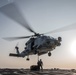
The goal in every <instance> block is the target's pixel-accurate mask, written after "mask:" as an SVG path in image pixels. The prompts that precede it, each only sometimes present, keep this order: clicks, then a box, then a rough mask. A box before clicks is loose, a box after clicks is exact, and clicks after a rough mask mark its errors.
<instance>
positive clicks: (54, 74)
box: [0, 69, 76, 75]
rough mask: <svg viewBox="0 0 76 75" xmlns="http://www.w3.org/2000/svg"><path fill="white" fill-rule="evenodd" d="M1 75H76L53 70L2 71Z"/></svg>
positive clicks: (68, 71)
mask: <svg viewBox="0 0 76 75" xmlns="http://www.w3.org/2000/svg"><path fill="white" fill-rule="evenodd" d="M0 75H76V73H75V71H74V72H73V71H71V70H60V69H59V70H51V69H44V70H43V71H30V70H29V69H0Z"/></svg>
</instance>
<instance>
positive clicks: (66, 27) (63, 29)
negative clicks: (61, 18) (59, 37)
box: [43, 23, 76, 34]
mask: <svg viewBox="0 0 76 75" xmlns="http://www.w3.org/2000/svg"><path fill="white" fill-rule="evenodd" d="M73 29H76V23H74V24H70V25H67V26H64V27H61V28H59V29H55V30H53V31H49V32H46V33H43V34H48V33H57V32H62V31H68V30H73Z"/></svg>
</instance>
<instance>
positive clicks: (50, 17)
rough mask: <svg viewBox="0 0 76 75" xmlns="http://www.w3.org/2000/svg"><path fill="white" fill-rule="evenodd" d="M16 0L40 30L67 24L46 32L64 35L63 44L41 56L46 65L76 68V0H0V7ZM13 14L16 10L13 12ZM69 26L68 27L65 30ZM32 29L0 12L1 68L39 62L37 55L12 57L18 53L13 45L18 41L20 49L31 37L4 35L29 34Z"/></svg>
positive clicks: (27, 65)
mask: <svg viewBox="0 0 76 75" xmlns="http://www.w3.org/2000/svg"><path fill="white" fill-rule="evenodd" d="M11 2H15V3H16V4H17V5H18V7H19V9H20V11H21V13H22V14H23V16H24V18H25V19H26V20H27V22H28V24H29V25H30V26H31V27H32V28H33V29H34V30H35V31H36V32H38V33H46V32H49V31H52V30H55V29H58V28H61V27H65V26H68V25H69V26H70V25H71V26H70V27H71V28H70V27H69V26H68V27H67V28H64V29H63V30H64V31H62V32H61V30H62V29H61V30H60V31H59V32H57V33H49V34H46V35H48V36H50V37H54V38H58V37H59V36H60V37H62V42H61V46H59V47H56V49H54V50H53V51H52V52H51V53H52V56H51V57H48V54H45V55H42V56H40V58H41V59H42V60H43V63H44V66H43V67H44V68H69V69H70V68H75V69H76V0H0V8H2V7H3V6H5V5H7V4H9V3H11ZM12 14H13V12H12ZM66 30H67V31H66ZM32 34H33V33H31V32H29V31H28V30H27V29H25V28H23V27H22V26H21V25H20V24H18V23H17V22H15V21H13V20H12V19H10V18H9V17H7V16H6V15H4V14H3V13H2V12H0V68H29V67H30V66H31V65H34V64H36V63H37V56H36V55H32V56H30V61H26V57H25V58H15V57H9V53H12V52H13V53H15V52H16V51H15V49H14V47H15V46H16V44H17V43H18V42H19V45H18V47H19V49H20V52H21V51H23V50H24V47H25V43H26V41H28V40H29V39H21V40H16V41H7V40H4V39H2V38H3V37H16V36H28V35H32Z"/></svg>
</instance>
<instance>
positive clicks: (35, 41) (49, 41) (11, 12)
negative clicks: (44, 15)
mask: <svg viewBox="0 0 76 75" xmlns="http://www.w3.org/2000/svg"><path fill="white" fill-rule="evenodd" d="M0 12H1V13H2V14H4V15H5V16H7V17H9V18H10V19H12V20H14V21H15V22H17V23H19V25H21V26H23V27H24V28H26V29H27V30H28V31H30V32H32V33H34V35H30V36H22V37H6V38H3V39H5V40H9V41H11V40H12V41H13V40H18V39H25V38H29V40H28V41H27V42H26V43H25V48H24V50H23V51H22V52H21V53H20V52H19V48H18V46H16V47H15V49H16V53H10V54H9V56H13V57H23V58H24V57H25V56H27V60H29V55H36V54H37V55H38V56H40V55H43V54H46V53H48V56H51V51H53V50H54V49H55V48H56V47H58V46H61V41H62V38H61V37H60V36H59V37H58V38H57V39H56V38H53V37H50V36H46V35H45V34H48V33H55V32H59V31H64V30H65V31H66V30H67V28H68V29H72V28H73V27H74V28H75V25H76V24H72V25H68V26H65V27H62V28H59V29H56V30H53V31H50V32H46V33H42V34H40V33H37V32H35V31H34V30H33V28H32V27H31V26H30V25H29V24H28V23H27V21H26V20H25V18H24V17H23V15H22V14H21V12H20V10H19V8H18V6H17V4H16V3H14V2H12V3H9V4H7V5H5V6H2V7H1V8H0Z"/></svg>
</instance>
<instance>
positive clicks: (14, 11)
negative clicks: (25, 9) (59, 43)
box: [0, 2, 36, 33]
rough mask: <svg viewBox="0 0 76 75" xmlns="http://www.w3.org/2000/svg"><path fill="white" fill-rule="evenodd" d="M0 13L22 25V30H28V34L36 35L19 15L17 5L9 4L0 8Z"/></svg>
mask: <svg viewBox="0 0 76 75" xmlns="http://www.w3.org/2000/svg"><path fill="white" fill-rule="evenodd" d="M0 12H2V13H3V14H4V15H6V16H7V17H9V18H10V19H12V20H14V21H15V22H17V23H19V24H20V25H22V26H23V27H24V28H26V29H28V30H29V31H30V32H33V33H36V32H35V31H34V30H33V29H32V28H31V27H30V26H29V25H28V23H27V22H26V20H25V18H24V17H23V15H22V14H21V12H20V10H19V8H18V6H17V4H15V3H14V2H13V3H10V4H7V5H5V6H3V7H1V8H0Z"/></svg>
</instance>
